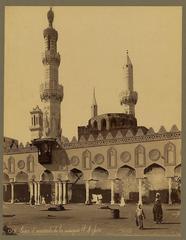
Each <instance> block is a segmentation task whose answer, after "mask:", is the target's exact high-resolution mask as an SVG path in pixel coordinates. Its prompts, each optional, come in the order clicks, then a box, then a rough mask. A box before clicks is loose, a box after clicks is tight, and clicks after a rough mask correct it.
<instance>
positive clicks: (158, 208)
mask: <svg viewBox="0 0 186 240" xmlns="http://www.w3.org/2000/svg"><path fill="white" fill-rule="evenodd" d="M135 217H136V225H137V227H139V229H143V220H144V219H145V213H144V211H143V208H142V204H140V203H138V204H137V208H136V215H135ZM153 218H154V222H155V223H157V224H158V223H162V221H163V209H162V205H161V200H160V194H159V193H156V198H155V201H154V206H153Z"/></svg>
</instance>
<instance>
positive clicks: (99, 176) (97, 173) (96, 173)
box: [92, 167, 109, 180]
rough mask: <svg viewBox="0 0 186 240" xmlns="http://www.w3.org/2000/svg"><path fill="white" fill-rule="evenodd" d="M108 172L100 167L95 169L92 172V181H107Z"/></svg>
mask: <svg viewBox="0 0 186 240" xmlns="http://www.w3.org/2000/svg"><path fill="white" fill-rule="evenodd" d="M108 176H109V172H108V171H107V170H106V169H105V168H102V167H96V168H94V170H93V171H92V179H94V180H106V179H108Z"/></svg>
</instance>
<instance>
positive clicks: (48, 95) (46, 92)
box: [40, 83, 63, 102]
mask: <svg viewBox="0 0 186 240" xmlns="http://www.w3.org/2000/svg"><path fill="white" fill-rule="evenodd" d="M40 97H41V100H48V99H56V100H57V101H60V102H61V101H62V100H63V86H62V85H58V87H57V88H46V85H45V83H42V84H41V86H40Z"/></svg>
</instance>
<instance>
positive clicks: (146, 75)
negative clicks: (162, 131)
mask: <svg viewBox="0 0 186 240" xmlns="http://www.w3.org/2000/svg"><path fill="white" fill-rule="evenodd" d="M48 9H49V7H47V6H44V7H40V6H39V7H30V6H27V7H25V6H16V7H15V6H7V7H6V9H5V66H4V67H5V75H4V136H7V137H12V138H16V139H18V140H19V141H20V142H23V143H26V142H27V141H30V139H31V133H30V130H29V127H30V125H31V117H30V111H31V110H32V109H33V107H35V106H36V105H39V106H40V107H41V106H42V104H41V101H40V96H39V86H40V84H41V83H42V82H43V81H44V67H43V65H42V61H41V59H42V52H43V51H44V38H43V30H44V29H45V28H46V27H47V26H48V21H47V11H48ZM53 11H54V23H53V26H54V28H55V29H56V30H57V31H58V36H59V37H58V52H59V53H60V55H61V64H60V67H59V83H60V84H62V85H63V87H64V99H63V101H62V103H61V124H62V134H63V135H64V136H66V137H68V138H69V140H71V139H72V137H73V136H77V127H78V126H84V125H87V123H88V120H89V119H90V117H91V108H90V106H91V102H92V98H93V97H92V96H93V88H94V87H95V90H96V100H97V104H98V113H99V114H103V113H114V112H115V113H118V112H123V107H122V106H121V105H120V101H119V94H120V92H121V91H122V90H124V89H123V87H124V82H123V81H124V74H123V71H122V65H123V63H124V58H125V52H126V50H128V52H129V56H130V58H131V61H132V63H133V71H134V72H133V76H134V90H135V91H137V92H138V102H137V104H136V112H135V116H136V118H137V120H138V125H141V126H142V125H143V126H146V127H153V128H154V130H155V131H158V130H159V128H160V127H161V126H162V125H163V126H165V128H166V129H167V130H168V131H169V130H170V128H171V126H172V125H173V124H176V125H177V126H178V128H179V129H181V71H182V69H181V63H182V62H181V61H182V60H181V58H182V55H181V54H182V32H181V29H182V8H181V7H171V6H169V7H140V6H139V7H135V6H133V7H128V6H107V7H105V6H100V7H98V6H97V7H96V6H94V7H92V6H91V7H88V6H83V7H82V6H73V7H71V6H60V7H58V6H55V7H53Z"/></svg>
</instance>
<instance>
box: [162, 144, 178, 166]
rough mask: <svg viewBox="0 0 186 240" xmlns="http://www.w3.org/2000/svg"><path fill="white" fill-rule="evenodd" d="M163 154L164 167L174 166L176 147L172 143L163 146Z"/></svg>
mask: <svg viewBox="0 0 186 240" xmlns="http://www.w3.org/2000/svg"><path fill="white" fill-rule="evenodd" d="M164 154H165V164H166V165H175V164H176V147H175V145H174V144H173V143H171V142H169V143H167V144H166V145H165V148H164Z"/></svg>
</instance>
